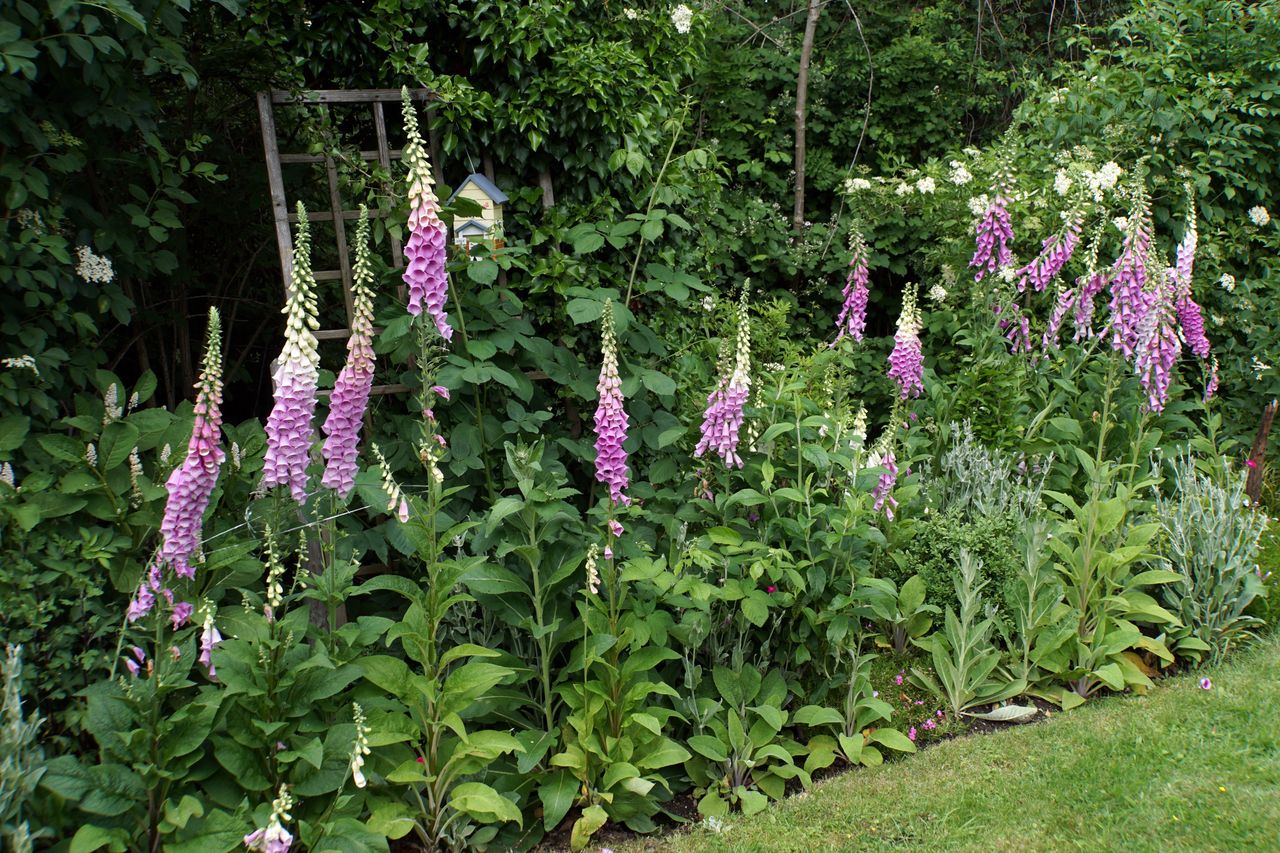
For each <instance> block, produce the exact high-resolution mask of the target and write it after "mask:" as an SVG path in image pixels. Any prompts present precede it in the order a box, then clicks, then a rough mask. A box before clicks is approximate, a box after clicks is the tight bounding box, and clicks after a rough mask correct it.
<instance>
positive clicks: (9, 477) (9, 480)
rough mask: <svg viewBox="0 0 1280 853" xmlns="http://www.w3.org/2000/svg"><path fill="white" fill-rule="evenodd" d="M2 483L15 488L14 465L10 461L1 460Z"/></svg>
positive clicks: (0, 476) (0, 481)
mask: <svg viewBox="0 0 1280 853" xmlns="http://www.w3.org/2000/svg"><path fill="white" fill-rule="evenodd" d="M0 483H4V484H5V485H6V486H8V487H9V488H11V489H12V488H14V485H13V484H14V479H13V466H12V465H10V464H9V463H8V462H0Z"/></svg>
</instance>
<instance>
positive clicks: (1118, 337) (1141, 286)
mask: <svg viewBox="0 0 1280 853" xmlns="http://www.w3.org/2000/svg"><path fill="white" fill-rule="evenodd" d="M1150 248H1151V216H1150V212H1149V210H1148V209H1147V203H1146V195H1145V194H1144V193H1139V197H1138V199H1137V200H1136V201H1135V203H1134V210H1133V213H1132V214H1131V215H1130V216H1129V228H1128V230H1127V232H1126V233H1125V237H1124V244H1123V246H1122V247H1121V249H1120V257H1118V258H1116V262H1115V264H1114V265H1113V266H1112V267H1111V276H1110V278H1111V346H1112V347H1113V348H1114V349H1117V350H1120V352H1121V353H1122V354H1123V355H1124V357H1125V358H1133V356H1134V353H1135V351H1136V349H1137V346H1138V343H1139V340H1138V339H1139V335H1140V331H1139V329H1140V327H1141V326H1142V324H1143V318H1144V317H1145V316H1146V314H1147V312H1148V311H1150V310H1151V308H1152V306H1153V305H1154V303H1155V302H1156V299H1155V297H1154V295H1153V294H1152V293H1150V292H1148V291H1147V289H1146V286H1147V278H1148V276H1147V264H1148V260H1149V257H1148V256H1149V253H1150Z"/></svg>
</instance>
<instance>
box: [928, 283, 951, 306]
mask: <svg viewBox="0 0 1280 853" xmlns="http://www.w3.org/2000/svg"><path fill="white" fill-rule="evenodd" d="M929 298H930V299H932V300H933V301H934V302H936V303H938V304H939V305H941V304H942V303H943V302H946V301H947V289H946V288H945V287H943V286H942V285H940V284H935V285H934V286H933V287H931V288H929Z"/></svg>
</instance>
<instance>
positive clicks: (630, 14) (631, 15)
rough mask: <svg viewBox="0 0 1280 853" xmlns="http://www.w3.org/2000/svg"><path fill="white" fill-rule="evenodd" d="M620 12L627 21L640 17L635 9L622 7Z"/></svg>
mask: <svg viewBox="0 0 1280 853" xmlns="http://www.w3.org/2000/svg"><path fill="white" fill-rule="evenodd" d="M622 14H623V15H624V16H625V17H626V19H627V20H628V21H634V20H636V19H637V18H639V17H640V13H639V12H637V11H636V10H635V9H623V10H622Z"/></svg>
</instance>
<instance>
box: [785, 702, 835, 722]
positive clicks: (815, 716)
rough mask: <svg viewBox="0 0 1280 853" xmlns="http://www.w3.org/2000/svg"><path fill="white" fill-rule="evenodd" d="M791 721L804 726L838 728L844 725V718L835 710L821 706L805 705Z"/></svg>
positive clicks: (793, 715)
mask: <svg viewBox="0 0 1280 853" xmlns="http://www.w3.org/2000/svg"><path fill="white" fill-rule="evenodd" d="M791 721H792V722H793V723H797V724H798V725H802V726H826V725H836V726H838V725H841V724H843V723H844V717H843V716H842V715H841V714H840V712H839V711H837V710H835V709H834V708H823V707H822V706H821V705H805V706H804V707H803V708H799V709H797V710H796V712H795V713H794V714H792V715H791Z"/></svg>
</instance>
